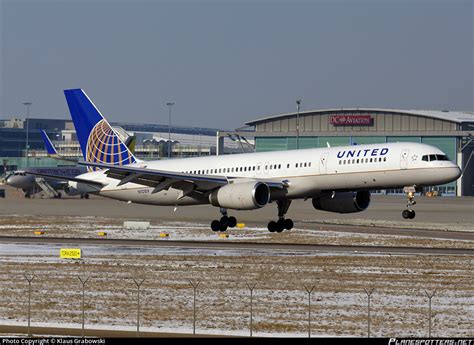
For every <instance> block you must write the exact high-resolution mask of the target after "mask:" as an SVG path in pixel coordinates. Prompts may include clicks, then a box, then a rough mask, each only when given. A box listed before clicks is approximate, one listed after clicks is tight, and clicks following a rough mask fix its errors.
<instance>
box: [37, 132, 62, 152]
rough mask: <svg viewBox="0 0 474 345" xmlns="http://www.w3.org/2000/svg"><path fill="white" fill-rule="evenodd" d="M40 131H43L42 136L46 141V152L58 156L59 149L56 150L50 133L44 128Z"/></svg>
mask: <svg viewBox="0 0 474 345" xmlns="http://www.w3.org/2000/svg"><path fill="white" fill-rule="evenodd" d="M40 133H41V138H42V139H43V142H44V146H45V148H46V152H48V155H53V156H57V155H58V151H57V150H56V148H55V147H54V145H53V143H52V142H51V139H49V137H48V134H46V132H45V131H44V130H42V129H40Z"/></svg>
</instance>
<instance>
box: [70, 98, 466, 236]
mask: <svg viewBox="0 0 474 345" xmlns="http://www.w3.org/2000/svg"><path fill="white" fill-rule="evenodd" d="M65 95H66V99H67V102H68V106H69V110H70V112H71V116H72V119H73V121H74V125H75V127H76V132H77V135H78V139H79V141H80V144H81V148H82V152H83V155H84V159H85V162H82V163H79V164H83V165H87V166H88V167H89V170H90V172H88V173H85V174H82V175H79V176H77V177H75V178H72V179H70V181H69V184H68V186H67V188H66V191H67V192H69V193H73V194H74V193H92V194H98V195H101V196H104V197H108V198H112V199H117V200H123V201H130V202H133V203H141V204H152V205H171V206H178V205H199V204H211V205H213V206H216V207H219V208H220V212H221V214H222V217H221V218H220V220H214V221H212V223H211V228H212V230H214V231H225V230H226V229H227V228H228V227H234V226H235V225H236V223H237V220H236V218H235V217H233V216H228V214H227V210H229V209H231V210H253V209H258V208H261V207H264V206H266V205H267V204H269V203H272V202H275V203H276V204H277V206H278V219H277V220H276V221H270V222H269V223H268V230H269V231H270V232H275V231H276V232H281V231H283V230H285V229H287V230H289V229H291V228H292V227H293V221H292V220H291V219H289V218H286V219H285V214H286V213H287V211H288V209H289V207H290V204H291V201H292V200H295V199H312V203H313V206H314V207H315V208H316V209H318V210H323V211H328V212H338V213H352V212H360V211H363V210H365V209H366V208H367V207H368V206H369V203H370V192H369V190H375V189H387V188H402V187H405V191H406V192H407V195H408V203H407V207H406V209H405V210H404V211H403V212H402V215H403V217H404V218H405V219H412V218H414V217H415V211H414V210H413V209H412V206H413V205H414V204H415V201H414V200H413V198H414V192H415V191H416V190H418V189H419V188H421V187H423V186H432V185H438V184H444V183H448V182H451V181H454V180H456V179H457V178H459V176H460V175H461V170H460V169H459V167H458V166H457V165H456V164H455V163H453V162H451V161H450V160H449V159H448V157H447V156H446V155H445V154H444V153H443V152H442V151H441V150H439V149H437V148H435V147H433V146H430V145H425V144H419V143H386V144H372V145H356V146H345V147H331V148H330V147H327V148H317V149H302V150H292V151H278V152H259V153H246V154H234V155H223V156H210V157H198V158H183V159H172V160H160V161H140V160H138V159H137V158H135V157H134V156H133V154H132V153H131V152H130V151H129V150H128V148H127V147H126V146H125V145H124V143H123V142H122V141H121V139H120V138H119V136H118V135H117V133H116V132H115V131H114V129H113V128H112V127H111V126H110V125H109V123H108V122H107V120H106V119H105V118H104V117H103V116H102V115H101V114H100V112H99V111H98V110H97V108H96V107H95V106H94V104H93V103H92V102H91V100H90V99H89V98H88V96H87V95H86V94H85V93H84V91H82V90H81V89H74V90H66V91H65Z"/></svg>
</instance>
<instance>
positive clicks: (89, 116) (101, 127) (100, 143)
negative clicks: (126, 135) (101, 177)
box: [64, 89, 138, 170]
mask: <svg viewBox="0 0 474 345" xmlns="http://www.w3.org/2000/svg"><path fill="white" fill-rule="evenodd" d="M64 94H65V96H66V100H67V104H68V106H69V111H70V113H71V117H72V120H73V122H74V127H75V128H76V133H77V137H78V139H79V143H80V144H81V149H82V154H83V156H84V160H85V161H87V162H94V163H107V164H114V165H127V164H131V163H136V162H138V159H137V158H135V156H134V155H133V154H132V152H130V150H129V149H128V148H127V146H126V145H125V144H124V143H123V141H122V140H121V139H120V137H119V136H118V134H117V132H116V131H115V130H114V129H113V128H112V126H111V125H110V124H109V123H108V122H107V120H106V119H105V118H104V117H103V116H102V114H101V113H100V112H99V110H98V109H97V108H96V107H95V105H94V104H93V103H92V101H91V100H90V99H89V97H88V96H87V95H86V93H85V92H84V91H83V90H82V89H73V90H64ZM92 169H93V170H95V169H97V168H91V170H92Z"/></svg>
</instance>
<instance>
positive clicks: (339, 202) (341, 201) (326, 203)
mask: <svg viewBox="0 0 474 345" xmlns="http://www.w3.org/2000/svg"><path fill="white" fill-rule="evenodd" d="M369 204H370V192H369V191H359V192H341V193H336V194H335V195H332V194H324V195H322V196H320V197H317V198H313V206H314V208H315V209H317V210H321V211H328V212H338V213H354V212H360V211H364V210H365V209H366V208H367V207H369Z"/></svg>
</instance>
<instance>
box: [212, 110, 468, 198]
mask: <svg viewBox="0 0 474 345" xmlns="http://www.w3.org/2000/svg"><path fill="white" fill-rule="evenodd" d="M245 125H246V127H242V128H240V129H238V130H237V131H236V132H233V133H231V132H219V133H218V144H217V146H218V152H219V150H220V149H222V143H219V140H222V138H224V137H226V136H228V135H232V134H233V135H237V136H241V137H246V138H254V140H255V150H256V151H257V152H263V151H276V150H293V149H296V148H297V146H298V147H299V148H300V149H304V148H317V147H327V145H328V144H329V145H330V146H331V147H333V146H344V145H357V144H372V143H392V142H417V143H425V144H429V145H433V146H435V147H437V148H439V149H441V150H442V151H443V152H445V153H446V154H447V155H448V157H449V158H450V159H451V160H452V161H454V162H456V163H457V164H458V165H459V167H461V169H462V170H463V171H464V174H463V176H462V177H461V178H460V179H459V180H458V181H457V182H456V181H455V182H451V183H448V184H445V185H443V186H436V187H431V190H435V191H437V192H439V193H440V194H441V195H458V196H461V195H474V159H471V157H472V155H473V150H474V142H473V137H472V135H473V134H474V113H468V112H456V111H447V110H443V111H424V110H396V109H376V108H342V109H325V110H312V111H305V112H300V113H289V114H282V115H276V116H269V117H264V118H260V119H257V120H254V121H250V122H247V123H245ZM297 138H298V139H297ZM401 192H402V191H401V190H391V191H387V193H401Z"/></svg>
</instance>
